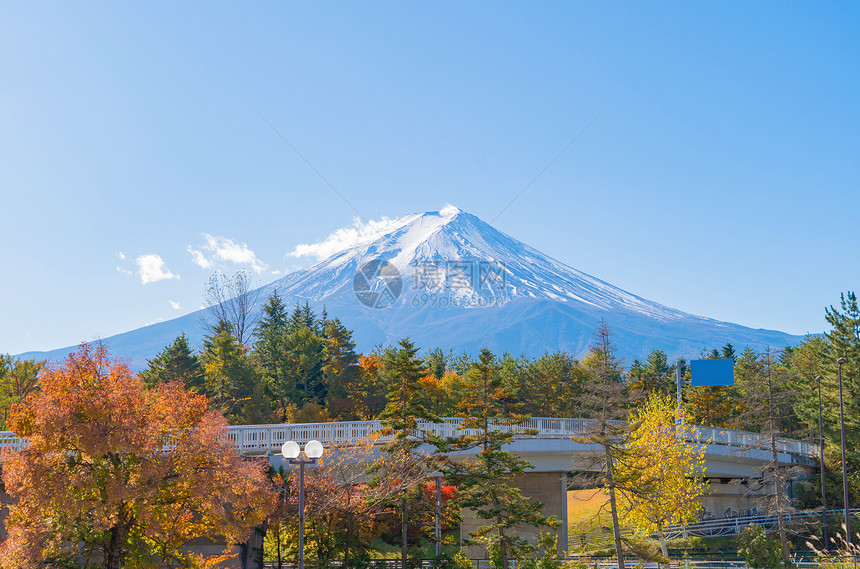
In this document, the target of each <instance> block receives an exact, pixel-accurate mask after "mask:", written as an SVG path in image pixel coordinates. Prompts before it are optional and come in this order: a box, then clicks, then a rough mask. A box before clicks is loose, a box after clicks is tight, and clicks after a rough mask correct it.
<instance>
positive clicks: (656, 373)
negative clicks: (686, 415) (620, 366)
mask: <svg viewBox="0 0 860 569" xmlns="http://www.w3.org/2000/svg"><path fill="white" fill-rule="evenodd" d="M628 378H629V387H630V391H631V392H633V393H636V394H638V395H639V396H640V397H647V396H649V395H651V394H652V393H667V394H668V393H674V391H675V368H674V367H672V366H670V365H669V362H668V359H667V357H666V352H664V351H663V350H653V351H651V353H650V354H648V358H647V359H646V360H645V362H644V363H642V362H639V361H638V360H634V362H633V364H632V365H631V366H630V371H629V373H628Z"/></svg>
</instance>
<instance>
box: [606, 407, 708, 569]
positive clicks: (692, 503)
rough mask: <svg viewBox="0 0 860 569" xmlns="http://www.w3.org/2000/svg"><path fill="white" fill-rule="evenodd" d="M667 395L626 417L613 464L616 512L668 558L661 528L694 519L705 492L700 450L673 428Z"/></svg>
mask: <svg viewBox="0 0 860 569" xmlns="http://www.w3.org/2000/svg"><path fill="white" fill-rule="evenodd" d="M675 411H676V407H675V404H674V402H673V400H672V397H671V396H668V395H664V394H659V393H655V394H653V395H651V396H650V397H649V398H648V399H646V400H645V401H644V402H643V403H642V404H641V405H640V406H639V407H638V408H637V409H636V410H635V411H634V412H633V414H632V416H631V418H630V423H629V424H630V433H629V439H628V441H627V444H626V445H625V447H624V450H623V452H622V453H621V456H620V457H619V458H618V462H617V464H616V468H617V470H616V474H615V476H616V484H617V487H618V502H619V510H620V512H621V515H622V518H623V520H624V521H625V522H626V523H628V524H631V525H633V526H635V527H636V528H638V529H641V530H645V531H648V532H656V534H657V536H658V538H659V539H660V548H661V550H662V552H663V556H664V557H665V556H667V555H668V552H667V550H666V538H665V535H664V528H665V527H666V526H668V525H672V524H683V523H687V522H689V521H691V520H694V519H695V518H696V516H697V515H698V513H699V511H700V509H701V505H700V504H699V502H698V501H697V498H698V497H699V496H701V495H702V493H704V492H705V491H706V490H707V487H708V483H707V481H706V480H705V479H704V471H705V468H704V448H703V447H702V446H700V445H696V444H691V443H689V442H687V441H686V440H685V438H684V436H683V435H682V434H681V433H680V432H679V431H678V429H677V428H676V426H675Z"/></svg>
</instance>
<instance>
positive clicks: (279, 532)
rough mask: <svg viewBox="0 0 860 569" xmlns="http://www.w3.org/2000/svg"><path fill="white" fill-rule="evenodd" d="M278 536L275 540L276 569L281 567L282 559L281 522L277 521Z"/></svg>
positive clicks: (281, 568)
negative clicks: (276, 546)
mask: <svg viewBox="0 0 860 569" xmlns="http://www.w3.org/2000/svg"><path fill="white" fill-rule="evenodd" d="M277 531H278V537H277V539H276V540H275V541H276V542H277V544H278V569H283V563H284V560H283V558H281V522H278V530H277Z"/></svg>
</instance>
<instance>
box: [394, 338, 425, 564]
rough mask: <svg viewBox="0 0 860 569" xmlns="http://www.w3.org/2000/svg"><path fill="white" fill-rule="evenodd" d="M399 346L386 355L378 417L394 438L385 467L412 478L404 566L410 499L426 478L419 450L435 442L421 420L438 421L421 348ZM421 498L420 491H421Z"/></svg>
mask: <svg viewBox="0 0 860 569" xmlns="http://www.w3.org/2000/svg"><path fill="white" fill-rule="evenodd" d="M398 346H399V348H397V349H393V348H392V349H390V350H388V351H387V352H386V353H385V357H384V358H383V365H384V375H385V377H386V379H387V380H388V404H387V405H386V406H385V409H383V411H382V413H380V414H379V419H380V420H381V421H382V424H383V425H384V426H385V429H386V431H387V432H389V433H390V434H391V436H392V439H391V441H390V442H389V443H387V444H386V445H385V446H384V447H383V448H384V449H385V452H386V455H387V457H386V459H385V460H384V461H383V463H382V465H381V466H382V467H383V468H387V469H389V470H395V469H396V470H397V472H396V474H395V475H394V476H395V477H399V478H400V479H401V480H408V481H410V483H411V484H410V485H409V486H408V487H407V488H406V489H405V490H404V492H403V493H402V494H401V496H400V509H401V520H402V523H401V563H402V567H401V569H406V568H407V564H408V547H409V538H408V521H409V509H408V502H409V500H410V498H411V497H412V495H413V493H414V492H413V491H414V490H415V489H419V490H420V483H421V482H422V481H423V480H424V479H425V478H426V476H427V475H426V473H425V468H424V464H423V462H424V461H423V458H422V457H421V456H419V455H418V454H417V453H416V449H417V448H418V447H419V446H420V445H421V443H422V442H424V441H435V440H436V439H435V437H434V436H432V435H431V434H430V433H428V432H427V431H426V430H422V429H421V428H420V423H419V422H420V421H431V422H438V421H439V418H438V417H436V416H435V415H434V414H433V413H431V412H430V410H429V409H428V408H427V406H426V405H425V401H424V397H423V394H422V393H421V389H420V380H421V378H422V377H423V376H424V375H425V374H426V373H427V369H426V368H425V367H424V362H423V361H422V360H421V358H419V357H418V348H417V347H415V344H413V343H412V342H411V341H410V340H409V338H404V339H403V340H400V343H399V344H398ZM417 497H418V498H420V497H421V496H420V492H419V493H418V496H417Z"/></svg>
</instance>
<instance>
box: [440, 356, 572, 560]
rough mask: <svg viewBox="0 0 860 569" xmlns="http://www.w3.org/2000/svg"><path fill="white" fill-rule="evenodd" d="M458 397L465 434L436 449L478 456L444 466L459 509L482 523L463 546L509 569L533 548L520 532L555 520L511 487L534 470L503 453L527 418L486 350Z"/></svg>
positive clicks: (472, 368) (445, 441) (520, 430)
mask: <svg viewBox="0 0 860 569" xmlns="http://www.w3.org/2000/svg"><path fill="white" fill-rule="evenodd" d="M462 393H463V400H462V401H461V403H460V414H461V416H462V418H463V422H462V425H461V427H460V428H461V430H462V431H463V432H462V434H459V435H457V436H454V437H451V438H448V439H446V440H444V441H439V442H437V445H438V447H439V449H440V451H441V452H444V453H447V452H465V451H469V450H472V449H475V450H477V451H478V452H476V453H475V454H474V455H472V456H469V457H468V458H466V459H465V460H463V461H461V462H450V463H447V465H446V466H445V467H444V469H443V470H444V471H445V474H446V476H447V477H448V479H449V480H451V481H452V482H453V483H454V485H455V486H456V487H457V503H458V505H459V506H460V507H462V508H468V509H470V510H472V512H473V513H474V515H475V516H476V518H478V519H479V520H482V522H483V525H481V526H480V527H479V528H478V529H476V530H475V531H474V532H472V534H471V536H470V537H469V538H468V539H466V540H465V543H466V544H467V545H481V546H483V547H485V548H486V549H487V552H488V554H489V555H490V557H491V559H494V562H495V566H496V567H499V568H502V569H507V568H508V567H509V562H510V559H511V558H519V559H522V558H523V557H525V555H526V554H527V553H529V552H530V551H532V550H533V549H534V545H532V544H529V543H528V542H526V540H525V539H523V538H522V537H520V536H519V533H518V530H517V528H518V527H520V526H533V527H556V526H557V525H558V521H557V520H556V519H555V518H551V517H546V516H544V515H543V514H542V513H541V510H542V509H543V504H541V503H540V502H531V501H529V500H528V499H527V498H526V497H524V496H523V495H522V493H521V492H520V490H519V489H518V488H516V487H514V486H513V485H512V483H513V481H514V480H515V479H516V478H517V477H519V476H520V475H522V474H523V473H525V471H526V470H528V469H530V468H533V467H532V465H531V464H530V463H529V462H528V461H526V460H524V459H522V458H521V457H520V456H519V455H517V454H515V453H512V452H510V451H507V450H505V449H504V447H505V445H508V444H509V443H511V442H513V440H514V438H515V437H516V436H517V435H518V434H527V433H529V431H528V430H526V429H523V428H522V425H523V423H525V422H526V421H527V420H528V416H527V415H523V414H522V413H521V412H520V409H521V407H522V405H521V403H519V401H517V399H516V398H515V397H513V395H512V394H511V392H510V391H509V390H508V389H506V388H505V387H504V386H503V384H502V381H501V378H500V376H499V365H498V364H497V362H496V359H495V356H494V355H493V354H492V352H490V351H489V350H488V349H486V348H485V349H483V350H481V354H480V356H479V358H478V361H477V362H475V363H474V364H473V365H472V367H471V369H470V370H469V371H468V372H467V374H466V378H465V385H464V389H463V391H462Z"/></svg>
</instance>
